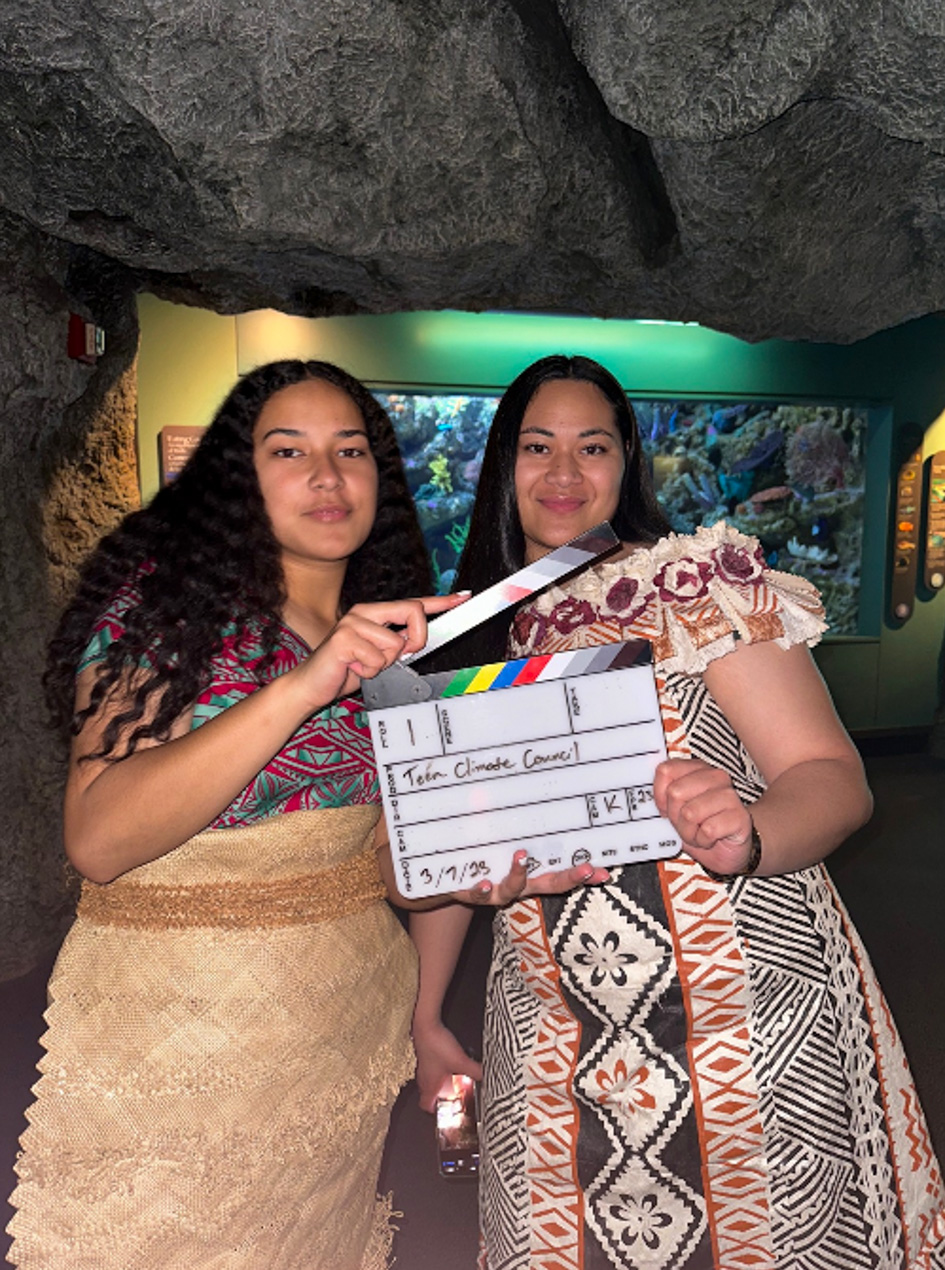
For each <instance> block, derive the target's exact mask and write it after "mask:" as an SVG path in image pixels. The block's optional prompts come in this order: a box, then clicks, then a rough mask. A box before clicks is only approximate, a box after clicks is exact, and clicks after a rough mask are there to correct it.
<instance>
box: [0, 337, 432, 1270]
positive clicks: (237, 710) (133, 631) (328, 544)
mask: <svg viewBox="0 0 945 1270" xmlns="http://www.w3.org/2000/svg"><path fill="white" fill-rule="evenodd" d="M429 589H430V584H429V577H428V571H427V567H426V558H425V554H424V550H423V543H422V539H421V535H420V530H419V526H418V524H417V520H416V515H415V512H414V508H413V503H412V501H411V499H410V497H409V494H408V491H407V486H406V482H405V479H404V475H403V470H402V467H401V462H400V457H399V454H398V451H397V446H396V442H395V439H394V434H393V431H392V428H391V425H390V422H389V420H388V419H387V416H386V415H385V413H384V411H383V410H382V409H381V407H380V406H379V405H378V403H377V402H376V401H375V399H374V398H373V397H372V395H371V394H370V393H369V392H368V391H367V390H366V389H365V388H364V387H363V385H361V384H360V383H358V382H357V381H356V380H355V379H353V378H352V377H351V376H350V375H348V374H346V373H345V372H344V371H342V370H339V369H338V368H337V367H334V366H331V365H329V364H326V363H322V362H304V363H303V362H293V361H285V362H277V363H274V364H272V365H268V366H263V367H261V368H260V369H259V370H256V371H254V372H252V373H251V374H249V375H247V376H246V377H245V378H244V379H243V380H242V381H241V382H240V383H239V384H238V385H237V386H236V387H235V388H234V389H233V391H232V392H231V394H230V395H229V397H228V398H227V399H226V400H225V401H224V403H223V405H222V406H221V407H220V410H219V412H218V414H217V416H216V418H215V419H214V420H213V423H212V424H211V426H210V427H209V429H208V430H207V432H206V434H205V435H204V437H203V439H202V440H201V443H200V445H199V447H198V448H197V450H196V452H195V453H194V455H193V457H192V458H191V460H190V461H189V463H188V464H187V466H186V467H185V469H184V471H183V472H182V473H181V475H180V476H179V478H178V479H177V480H176V481H175V482H174V483H173V484H172V485H170V486H169V487H167V488H166V489H163V490H161V492H160V493H159V494H158V495H157V496H156V497H155V498H154V500H153V501H152V503H151V504H150V506H148V507H147V508H145V509H144V510H142V511H139V512H136V513H134V514H133V515H131V516H129V517H127V518H126V520H125V521H124V522H123V524H122V525H121V526H120V527H119V528H118V529H117V530H116V531H115V532H114V533H112V534H110V535H109V536H108V537H107V538H106V539H105V540H104V541H103V542H102V543H101V545H100V546H99V547H98V549H97V550H96V551H95V552H94V554H93V555H92V557H91V559H90V560H89V562H88V564H87V565H86V567H85V569H84V571H83V573H82V576H81V579H80V582H79V586H78V591H77V593H76V596H75V599H74V600H73V602H72V604H71V606H70V607H69V609H68V611H67V612H66V614H65V616H64V617H63V619H62V622H61V624H60V627H59V630H58V633H57V635H56V637H55V639H54V640H53V643H52V646H51V651H50V658H49V669H48V674H47V677H46V685H47V690H48V696H49V700H50V705H51V707H52V710H53V713H54V715H55V717H56V718H57V719H58V721H59V722H60V724H62V725H64V727H65V728H66V730H67V731H68V732H69V733H70V734H71V746H72V748H71V760H70V765H69V773H68V779H67V787H66V796H65V822H64V835H65V845H66V850H67V853H68V855H69V858H70V860H71V861H72V863H73V864H74V865H75V866H76V868H77V869H78V871H79V872H80V873H81V874H82V875H83V878H84V881H83V887H82V895H81V900H80V903H79V909H78V915H77V919H76V922H75V925H74V926H73V928H72V930H71V932H70V934H69V936H68V937H67V939H66V942H65V944H64V946H63V949H62V952H61V954H60V957H59V960H58V962H57V965H56V968H55V971H54V973H53V977H52V980H51V983H50V1007H49V1011H48V1013H47V1016H46V1017H47V1023H48V1032H47V1033H46V1036H45V1038H44V1044H45V1048H46V1051H47V1052H46V1055H45V1057H44V1058H43V1060H42V1062H41V1065H40V1070H41V1073H42V1074H41V1079H40V1081H39V1083H38V1085H37V1086H36V1088H35V1093H36V1096H37V1101H36V1102H35V1103H34V1105H33V1106H32V1108H31V1109H30V1111H29V1113H28V1120H29V1127H28V1129H27V1130H26V1133H25V1134H24V1136H23V1140H22V1144H23V1151H22V1154H21V1157H20V1160H19V1163H18V1173H19V1178H20V1181H19V1186H18V1189H17V1190H16V1192H15V1193H14V1198H13V1203H14V1205H15V1206H16V1208H17V1210H18V1211H17V1214H16V1216H15V1217H14V1219H13V1221H12V1223H11V1231H12V1233H13V1236H14V1244H13V1251H12V1253H11V1258H12V1260H13V1263H14V1264H15V1265H18V1266H20V1267H22V1268H23V1270H40V1268H41V1270H145V1268H146V1270H156V1268H158V1267H168V1268H171V1267H173V1268H174V1270H178V1268H179V1267H183V1266H187V1267H188V1270H198V1268H199V1267H206V1268H207V1270H209V1268H210V1267H214V1268H215V1270H217V1268H218V1270H223V1267H226V1268H227V1270H236V1268H238V1267H245V1268H246V1270H259V1268H260V1267H263V1266H265V1267H266V1268H267V1270H295V1268H296V1267H306V1268H309V1270H311V1268H320V1267H324V1268H326V1270H327V1267H331V1268H332V1270H368V1268H369V1267H370V1268H371V1270H378V1268H379V1267H381V1266H383V1265H384V1264H386V1250H387V1249H388V1248H389V1233H388V1222H387V1220H386V1214H385V1207H384V1205H383V1204H382V1203H380V1202H379V1201H378V1202H375V1194H374V1188H375V1184H376V1179H377V1170H378V1166H379V1163H380V1154H381V1148H382V1145H383V1139H384V1134H385V1132H386V1128H387V1121H388V1114H389V1111H390V1106H391V1104H392V1102H393V1099H394V1097H395V1096H396V1093H397V1091H398V1089H399V1088H400V1085H401V1084H402V1083H403V1081H404V1080H406V1079H407V1078H408V1077H409V1075H410V1073H411V1070H412V1055H411V1052H410V1045H409V1035H408V1020H409V1014H410V1010H411V1007H412V1004H413V999H414V993H415V978H416V972H415V965H414V959H413V951H412V948H411V946H410V943H409V940H407V938H406V936H405V935H404V933H403V931H402V928H401V926H400V924H399V923H398V922H397V920H396V919H395V917H394V916H393V914H392V913H391V912H390V910H389V908H388V907H387V905H386V904H385V903H384V902H383V897H384V893H385V886H384V883H383V882H382V873H383V874H384V875H385V876H387V877H389V874H390V870H389V859H386V858H385V852H386V848H385V847H384V846H380V847H378V844H376V843H375V840H374V839H375V829H376V826H377V823H378V805H377V804H378V789H377V781H376V775H375V770H374V764H373V759H372V752H371V745H370V739H369V734H368V730H367V726H366V722H365V719H364V716H363V713H362V711H361V709H360V704H359V702H358V701H357V700H356V699H354V698H353V694H354V693H356V692H357V689H358V685H359V682H360V679H361V678H363V677H366V676H371V675H374V674H376V673H377V672H378V671H379V670H380V669H382V668H384V667H385V666H387V665H389V664H390V663H391V662H392V661H393V660H394V659H395V658H396V657H398V656H399V655H400V654H401V653H403V652H404V651H413V650H415V649H418V648H420V647H421V646H422V645H423V643H424V641H425V638H426V614H430V613H437V612H440V611H442V610H443V609H445V608H448V607H451V606H452V605H453V604H454V603H455V602H456V597H450V598H428V599H423V600H420V599H404V598H403V597H405V596H418V595H425V594H426V593H427V592H428V591H429ZM379 836H381V837H382V836H383V835H379ZM379 866H380V867H379Z"/></svg>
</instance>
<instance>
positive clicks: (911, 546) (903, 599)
mask: <svg viewBox="0 0 945 1270" xmlns="http://www.w3.org/2000/svg"><path fill="white" fill-rule="evenodd" d="M921 516H922V451H921V450H916V452H915V453H914V454H913V455H911V456H910V457H909V459H908V460H907V461H906V462H905V463H903V465H902V467H901V468H900V469H899V475H898V479H897V481H896V506H895V517H896V520H895V525H894V527H893V545H892V570H891V573H890V578H891V581H890V594H889V607H890V612H891V615H892V617H893V619H894V621H896V622H900V623H901V622H908V620H909V618H910V617H911V616H912V614H913V611H914V609H915V585H916V578H917V576H918V569H919V521H920V519H921Z"/></svg>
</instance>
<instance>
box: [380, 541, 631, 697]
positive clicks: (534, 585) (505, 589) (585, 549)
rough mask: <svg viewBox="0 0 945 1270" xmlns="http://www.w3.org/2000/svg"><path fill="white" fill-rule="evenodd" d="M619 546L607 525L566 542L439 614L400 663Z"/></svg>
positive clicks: (449, 638) (442, 643) (423, 653)
mask: <svg viewBox="0 0 945 1270" xmlns="http://www.w3.org/2000/svg"><path fill="white" fill-rule="evenodd" d="M618 542H619V539H618V537H617V535H616V534H615V533H614V531H613V530H612V529H611V527H610V525H609V524H608V523H607V522H606V521H604V522H603V523H602V524H600V525H595V526H594V528H593V529H589V530H588V531H587V533H584V534H581V535H580V536H579V537H577V538H572V539H571V541H570V542H566V543H565V544H564V546H563V547H556V548H555V550H554V551H550V552H549V553H548V555H547V556H542V558H541V559H540V560H536V561H535V562H534V564H527V565H526V566H525V568H524V569H519V570H518V572H517V573H513V574H511V575H510V576H509V577H507V578H503V580H502V581H501V582H496V584H495V585H494V586H490V587H487V588H486V589H485V591H480V592H479V594H478V595H474V596H473V597H472V598H471V599H469V600H467V601H466V603H465V604H461V605H460V606H459V607H458V608H455V609H451V610H450V612H449V613H441V614H440V616H439V617H437V618H434V619H433V621H432V622H430V624H429V625H428V626H427V642H426V644H425V645H424V646H423V648H421V649H420V651H419V652H417V653H408V654H407V656H406V657H402V658H401V663H402V664H403V665H406V664H407V663H408V662H411V661H414V660H415V659H416V658H419V657H426V656H427V654H428V653H432V652H433V651H434V649H437V648H441V647H442V646H443V645H444V644H448V643H449V641H450V640H451V639H456V637H457V636H458V635H465V634H466V632H467V631H470V630H472V628H473V627H474V626H478V625H479V624H480V622H485V621H488V619H489V618H490V617H494V616H495V615H496V613H501V612H502V610H503V609H506V608H508V607H509V605H510V604H518V603H519V601H520V600H524V599H527V598H528V596H530V595H534V593H535V592H536V591H542V590H544V588H545V587H546V586H550V584H551V583H552V582H556V581H557V580H558V578H562V577H564V575H565V574H567V573H573V572H574V571H575V570H577V569H580V568H582V567H583V566H584V565H588V564H590V563H591V561H592V560H596V559H597V557H598V556H602V555H605V554H606V553H607V552H608V551H612V550H613V548H614V547H616V546H617V544H618ZM502 664H503V665H506V664H507V663H504V662H503V663H502ZM506 686H510V685H506Z"/></svg>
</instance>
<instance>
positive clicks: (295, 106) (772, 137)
mask: <svg viewBox="0 0 945 1270" xmlns="http://www.w3.org/2000/svg"><path fill="white" fill-rule="evenodd" d="M0 48H2V50H3V52H2V54H0V114H2V117H3V119H4V121H5V127H4V129H3V130H2V132H0V154H2V164H3V166H2V171H3V174H4V175H3V182H2V185H3V189H2V195H0V197H2V201H3V205H4V206H5V207H6V208H7V210H8V211H10V212H12V213H14V214H15V215H17V216H19V217H22V218H23V219H24V220H26V221H28V222H29V223H30V224H31V225H33V226H34V227H36V228H38V229H40V230H41V231H42V232H44V233H46V234H49V235H52V236H54V237H55V238H57V239H60V240H63V241H66V242H72V243H79V244H82V245H84V246H86V247H89V248H92V249H94V250H95V251H96V252H99V253H101V254H102V255H103V256H105V257H109V258H111V259H113V260H117V261H120V262H122V263H123V264H124V265H126V266H127V267H128V268H130V269H131V270H132V271H134V273H135V275H136V277H137V278H138V280H139V281H140V282H141V283H143V284H144V285H147V286H149V287H152V288H155V289H158V290H159V291H161V293H162V294H165V295H167V296H170V297H174V298H178V299H186V300H189V301H191V302H195V303H204V304H208V305H211V306H215V307H217V308H220V309H225V310H228V311H232V310H236V309H245V308H250V307H255V306H260V305H273V306H276V307H280V308H283V309H287V310H289V311H293V312H299V313H309V314H319V313H339V312H354V311H359V310H364V311H373V312H377V311H392V310H397V309H405V308H437V307H444V306H448V307H460V308H473V309H476V308H503V309H515V308H517V309H533V310H536V309H537V310H543V311H560V312H575V311H578V312H586V313H595V314H598V315H602V316H608V315H609V316H620V317H634V316H645V317H665V318H677V319H691V320H698V321H701V322H704V323H706V324H708V325H712V326H715V327H718V328H721V329H724V330H728V331H732V332H734V333H736V334H739V335H742V336H745V337H746V338H749V339H760V338H764V337H769V336H787V337H796V338H815V339H821V340H837V341H845V340H851V339H856V338H859V337H861V336H864V335H867V334H869V333H871V332H873V331H875V330H877V329H879V328H882V327H885V326H889V325H892V324H895V323H897V322H900V321H902V320H904V319H906V318H909V317H913V316H916V315H918V314H920V313H924V312H927V311H930V310H934V309H937V308H939V307H941V305H942V293H943V289H945V264H943V259H945V256H943V253H942V251H941V250H940V245H939V244H940V242H941V239H942V235H943V228H942V195H941V190H942V189H943V188H945V182H943V177H945V170H943V156H942V148H943V143H945V104H943V100H942V97H941V94H940V93H939V92H938V88H937V85H938V82H939V74H938V70H939V67H940V65H941V60H942V54H943V52H945V19H943V17H942V9H941V5H940V4H939V2H938V0H883V3H880V0H824V2H823V3H818V4H812V3H811V2H810V0H788V2H787V3H784V0H730V2H729V3H726V4H724V5H720V4H718V3H717V0H557V3H555V2H554V0H480V2H479V3H477V4H475V5H470V4H467V3H463V2H462V0H340V2H333V3H331V4H329V3H327V2H326V0H321V2H320V3H319V2H318V0H316V3H314V4H312V3H302V0H287V3H285V4H281V5H273V4H270V3H264V2H263V0H233V3H232V4H227V5H226V6H222V7H221V6H219V5H215V4H211V3H210V2H209V0H197V2H195V3H191V4H172V3H169V2H168V0H134V2H133V3H128V0H104V2H103V3H100V4H96V5H94V6H86V7H82V6H62V5H54V4H53V3H51V0H35V2H34V0H8V3H6V4H5V5H4V6H3V14H2V16H0Z"/></svg>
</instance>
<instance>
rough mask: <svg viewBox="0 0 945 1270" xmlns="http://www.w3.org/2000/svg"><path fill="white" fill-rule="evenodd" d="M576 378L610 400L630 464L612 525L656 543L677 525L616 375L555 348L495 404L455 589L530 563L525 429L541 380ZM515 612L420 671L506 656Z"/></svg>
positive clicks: (636, 539) (473, 587)
mask: <svg viewBox="0 0 945 1270" xmlns="http://www.w3.org/2000/svg"><path fill="white" fill-rule="evenodd" d="M559 379H575V380H581V381H583V382H585V383H589V384H593V385H594V386H595V387H596V388H598V389H599V390H600V391H601V392H602V393H603V395H604V396H605V397H606V399H607V400H608V401H609V402H610V404H611V406H612V407H613V411H614V421H615V423H616V425H617V429H618V431H619V433H620V437H621V440H622V441H623V445H624V451H625V456H626V462H625V464H624V470H623V479H622V480H621V483H620V490H619V493H618V496H617V507H616V510H615V511H614V514H613V516H612V517H611V518H610V523H611V525H612V526H613V528H614V532H615V533H616V534H617V536H618V538H620V539H621V541H623V542H632V543H651V542H656V541H657V539H659V538H661V537H662V536H663V535H664V534H667V533H669V531H670V525H669V522H668V521H667V519H666V517H665V516H664V514H663V511H662V508H661V507H660V505H659V503H658V502H657V501H656V494H655V493H654V490H653V482H652V481H651V479H650V473H649V468H648V467H647V463H646V459H645V456H644V454H643V446H642V444H641V442H640V433H639V429H638V428H637V421H636V418H635V416H634V413H633V407H632V406H631V405H630V402H629V401H628V400H627V395H626V393H625V392H624V390H623V389H622V388H621V387H620V384H619V383H618V382H617V380H616V379H615V378H614V376H613V375H612V374H611V373H610V371H609V370H607V369H606V368H605V367H603V366H601V364H600V362H595V361H594V360H593V359H592V358H590V357H579V356H578V357H569V356H566V355H564V354H560V353H555V354H552V355H551V356H549V357H542V358H540V359H539V360H538V361H537V362H532V364H531V365H530V366H527V367H526V368H525V370H523V371H522V372H521V374H519V375H517V376H516V378H515V379H513V380H512V382H511V383H510V384H509V386H508V388H507V389H506V390H505V392H504V393H503V395H502V398H501V400H500V401H499V405H498V407H497V408H496V412H495V418H494V420H493V423H492V428H491V430H490V432H489V439H488V441H487V443H486V450H485V455H484V457H483V462H482V472H481V474H480V476H479V485H478V489H477V492H476V502H475V504H474V506H473V510H472V517H471V520H470V524H469V535H468V537H467V539H466V545H465V547H464V549H463V554H462V556H461V557H460V561H459V565H458V568H457V572H456V581H455V583H454V589H455V590H464V589H465V590H470V591H472V592H473V593H474V594H475V593H477V592H479V591H482V590H484V589H485V588H486V587H488V586H492V584H493V583H494V582H498V581H500V580H501V579H502V578H504V577H506V576H507V575H508V574H510V573H514V572H515V570H516V569H520V568H521V567H522V565H523V564H524V563H525V535H524V533H523V531H522V521H521V518H520V516H519V512H518V502H517V499H516V496H515V463H516V458H517V455H518V434H519V432H520V430H521V427H522V419H523V418H524V415H525V411H526V410H527V409H528V406H529V403H530V402H531V400H532V398H533V397H534V396H535V393H536V392H537V391H538V389H539V388H540V387H541V386H542V384H547V383H551V382H552V381H554V380H559ZM513 616H514V613H513V611H510V610H506V611H505V612H504V613H500V614H498V615H497V616H496V617H494V618H492V619H491V620H490V621H488V622H483V623H482V625H480V626H477V627H476V628H475V630H472V631H470V632H469V634H468V635H464V636H462V637H461V638H459V639H455V640H453V641H452V643H450V644H448V645H447V646H446V647H445V648H444V649H443V650H442V652H441V653H439V654H435V655H434V656H431V657H430V658H429V661H423V662H421V663H420V669H421V670H432V669H446V668H452V667H455V666H476V665H484V664H485V663H487V662H494V661H502V660H503V659H504V657H505V650H506V643H507V640H508V632H509V626H510V625H511V621H512V617H513Z"/></svg>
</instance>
